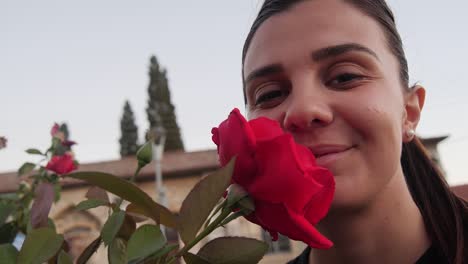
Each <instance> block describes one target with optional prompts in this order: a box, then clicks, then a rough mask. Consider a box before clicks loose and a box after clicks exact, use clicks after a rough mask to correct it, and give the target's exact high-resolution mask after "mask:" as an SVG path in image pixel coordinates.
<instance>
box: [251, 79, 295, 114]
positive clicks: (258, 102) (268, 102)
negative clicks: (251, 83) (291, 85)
mask: <svg viewBox="0 0 468 264" xmlns="http://www.w3.org/2000/svg"><path fill="white" fill-rule="evenodd" d="M287 94H288V92H287V90H286V89H283V88H282V87H281V86H280V85H279V84H276V83H268V84H265V85H262V86H261V87H260V88H259V89H257V91H256V92H255V106H258V107H261V108H269V107H273V106H275V105H277V104H280V103H281V101H282V100H283V98H284V97H285V96H287Z"/></svg>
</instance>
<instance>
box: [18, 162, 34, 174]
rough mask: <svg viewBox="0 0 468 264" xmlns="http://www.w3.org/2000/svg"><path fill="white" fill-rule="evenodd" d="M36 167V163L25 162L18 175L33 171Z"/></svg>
mask: <svg viewBox="0 0 468 264" xmlns="http://www.w3.org/2000/svg"><path fill="white" fill-rule="evenodd" d="M35 167H36V164H34V163H31V162H25V163H24V164H23V165H21V167H20V168H19V170H18V176H21V175H24V174H26V173H29V172H31V171H32V170H34V168H35Z"/></svg>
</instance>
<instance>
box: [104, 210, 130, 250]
mask: <svg viewBox="0 0 468 264" xmlns="http://www.w3.org/2000/svg"><path fill="white" fill-rule="evenodd" d="M124 219H125V212H124V211H119V212H114V213H112V215H111V216H110V217H109V219H107V221H106V223H105V224H104V226H103V227H102V230H101V237H102V241H104V244H105V245H106V246H107V245H110V243H111V242H112V240H114V238H115V236H116V235H117V233H118V232H119V230H120V227H121V226H122V223H123V221H124Z"/></svg>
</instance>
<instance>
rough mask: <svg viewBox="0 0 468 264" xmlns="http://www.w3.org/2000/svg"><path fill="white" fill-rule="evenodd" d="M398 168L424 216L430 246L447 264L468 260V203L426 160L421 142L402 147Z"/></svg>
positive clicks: (435, 167)
mask: <svg viewBox="0 0 468 264" xmlns="http://www.w3.org/2000/svg"><path fill="white" fill-rule="evenodd" d="M401 165H402V167H403V173H404V175H405V178H406V183H407V185H408V188H409V190H410V192H411V195H412V197H413V199H414V201H415V203H416V205H417V206H418V207H419V210H420V211H421V214H422V216H423V219H424V222H425V225H426V229H427V233H428V235H429V237H430V238H431V240H432V243H433V246H434V247H435V248H439V249H440V250H441V251H442V252H439V254H443V255H444V256H445V258H446V259H448V260H451V262H450V263H456V264H462V263H463V260H465V261H466V260H468V256H467V254H468V253H467V251H466V248H465V244H466V241H465V237H467V231H468V224H467V222H468V221H467V219H468V217H467V212H468V209H467V208H468V207H467V202H466V201H463V200H462V199H461V198H459V197H457V196H456V195H455V194H454V193H453V192H452V191H451V190H450V188H449V186H448V184H447V182H446V180H445V178H444V176H443V175H442V172H441V170H440V169H439V167H438V166H437V165H436V164H435V163H434V162H433V161H432V160H431V159H430V158H429V155H428V154H427V152H426V150H425V148H424V146H423V145H422V143H421V141H420V140H419V139H417V138H415V139H414V140H413V141H411V142H409V143H404V144H403V152H402V156H401Z"/></svg>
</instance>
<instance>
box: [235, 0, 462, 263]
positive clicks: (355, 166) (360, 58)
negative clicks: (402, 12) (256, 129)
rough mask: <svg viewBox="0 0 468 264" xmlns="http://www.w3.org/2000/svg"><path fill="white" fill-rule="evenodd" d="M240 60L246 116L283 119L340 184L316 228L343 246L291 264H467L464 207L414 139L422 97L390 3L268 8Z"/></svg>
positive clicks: (340, 0) (343, 0)
mask: <svg viewBox="0 0 468 264" xmlns="http://www.w3.org/2000/svg"><path fill="white" fill-rule="evenodd" d="M242 61H243V80H244V95H245V102H246V109H247V116H248V118H249V119H253V118H256V117H259V116H266V117H269V118H271V119H274V120H277V121H279V122H280V124H281V125H282V127H283V129H284V130H286V131H288V132H290V133H291V134H292V135H293V137H294V139H295V140H296V141H297V142H298V143H301V144H303V145H305V146H307V147H309V148H310V149H311V150H312V152H313V153H314V154H315V156H316V158H317V163H318V165H320V166H323V167H326V168H328V169H329V170H330V171H332V173H333V174H334V177H335V181H336V192H335V197H334V200H333V203H332V207H331V209H330V212H329V214H328V215H327V216H326V218H325V219H324V220H322V221H321V222H320V223H319V225H318V229H319V231H320V232H321V233H322V234H324V235H325V236H327V237H328V238H329V239H330V240H332V241H333V242H334V247H333V248H332V249H330V250H310V249H306V250H305V251H304V252H303V254H302V255H301V256H299V257H298V258H297V259H296V260H294V261H292V262H291V263H320V264H324V263H466V261H468V259H467V252H466V245H467V241H466V239H467V229H468V227H467V220H466V219H467V205H466V202H464V201H462V200H461V199H459V198H457V197H456V196H455V195H453V194H452V193H451V192H450V190H449V188H448V185H447V183H446V182H445V181H444V179H443V177H442V176H441V174H440V172H439V170H438V169H437V168H436V167H435V166H434V165H433V164H432V163H431V161H430V159H429V158H428V157H427V156H426V154H425V152H424V149H423V148H422V146H421V143H420V142H419V140H418V139H417V138H416V137H415V132H414V131H415V129H416V127H417V125H418V122H419V119H420V115H421V111H422V108H423V106H424V98H425V90H424V88H423V87H421V86H418V85H415V86H411V87H410V86H409V84H408V66H407V62H406V58H405V54H404V51H403V47H402V41H401V38H400V36H399V34H398V32H397V30H396V27H395V22H394V18H393V14H392V12H391V11H390V9H389V8H388V6H387V5H386V3H385V1H384V0H307V1H306V0H266V1H265V3H264V4H263V6H262V7H261V10H260V12H259V15H258V17H257V19H256V20H255V22H254V23H253V26H252V29H251V31H250V33H249V35H248V37H247V40H246V42H245V45H244V51H243V60H242ZM430 261H433V262H430Z"/></svg>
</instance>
